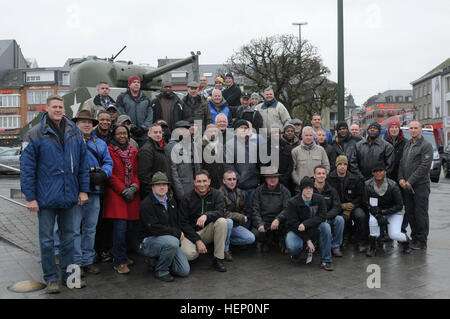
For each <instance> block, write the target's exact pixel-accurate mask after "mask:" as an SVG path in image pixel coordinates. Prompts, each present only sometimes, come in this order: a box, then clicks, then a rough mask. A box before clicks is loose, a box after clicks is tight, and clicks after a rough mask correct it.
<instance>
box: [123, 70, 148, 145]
mask: <svg viewBox="0 0 450 319" xmlns="http://www.w3.org/2000/svg"><path fill="white" fill-rule="evenodd" d="M116 107H117V109H118V110H119V113H120V114H126V115H128V116H129V117H130V118H131V130H130V131H131V137H132V138H133V139H134V140H136V142H138V144H139V147H141V146H142V145H143V144H144V142H145V141H146V140H147V138H148V137H147V132H148V129H149V128H150V125H152V123H153V108H152V104H151V101H150V100H149V98H148V97H147V96H146V95H145V94H144V92H142V91H141V80H140V78H139V77H138V76H135V75H134V76H130V78H129V79H128V89H127V91H126V92H123V93H121V94H120V95H119V96H118V97H117V102H116Z"/></svg>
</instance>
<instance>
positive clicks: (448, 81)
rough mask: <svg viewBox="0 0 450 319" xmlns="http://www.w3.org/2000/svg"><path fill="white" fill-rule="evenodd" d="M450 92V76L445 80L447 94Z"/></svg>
mask: <svg viewBox="0 0 450 319" xmlns="http://www.w3.org/2000/svg"><path fill="white" fill-rule="evenodd" d="M449 92H450V76H448V77H446V78H445V93H449Z"/></svg>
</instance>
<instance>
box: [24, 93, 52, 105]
mask: <svg viewBox="0 0 450 319" xmlns="http://www.w3.org/2000/svg"><path fill="white" fill-rule="evenodd" d="M52 94H53V91H28V92H27V104H41V105H42V104H46V103H47V98H48V97H49V96H50V95H52Z"/></svg>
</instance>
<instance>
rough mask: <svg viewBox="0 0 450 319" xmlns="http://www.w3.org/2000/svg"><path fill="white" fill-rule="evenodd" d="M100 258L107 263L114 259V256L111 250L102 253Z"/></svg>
mask: <svg viewBox="0 0 450 319" xmlns="http://www.w3.org/2000/svg"><path fill="white" fill-rule="evenodd" d="M100 259H101V261H102V263H107V262H110V261H112V260H113V256H112V255H111V253H110V252H109V251H104V252H102V253H101V256H100Z"/></svg>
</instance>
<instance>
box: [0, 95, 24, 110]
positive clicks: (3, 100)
mask: <svg viewBox="0 0 450 319" xmlns="http://www.w3.org/2000/svg"><path fill="white" fill-rule="evenodd" d="M0 107H20V95H19V94H1V95H0Z"/></svg>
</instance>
